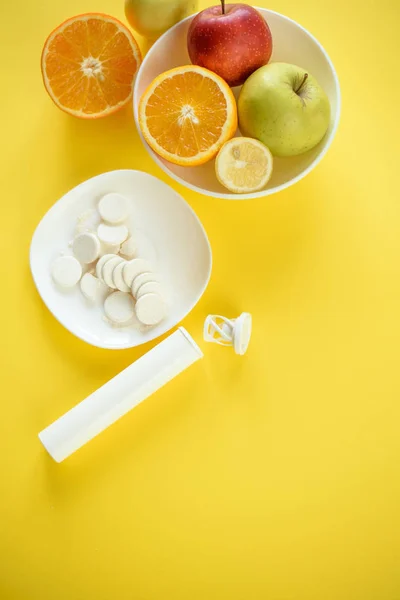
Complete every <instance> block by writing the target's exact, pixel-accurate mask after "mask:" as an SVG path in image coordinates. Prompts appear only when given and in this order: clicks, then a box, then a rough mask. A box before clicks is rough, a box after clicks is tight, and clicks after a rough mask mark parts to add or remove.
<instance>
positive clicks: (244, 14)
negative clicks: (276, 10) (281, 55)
mask: <svg viewBox="0 0 400 600" xmlns="http://www.w3.org/2000/svg"><path fill="white" fill-rule="evenodd" d="M187 47H188V52H189V56H190V60H191V61H192V63H193V64H194V65H198V66H200V67H205V68H206V69H209V70H210V71H213V72H214V73H217V75H220V77H222V79H224V80H225V81H226V82H227V83H228V84H229V85H230V86H231V87H234V86H237V85H242V84H243V83H244V82H245V81H246V79H247V78H248V77H249V75H251V74H252V73H253V72H254V71H256V70H257V69H258V68H259V67H261V66H262V65H265V64H267V63H268V61H269V59H270V58H271V54H272V36H271V31H270V29H269V27H268V25H267V23H266V21H265V20H264V19H263V17H262V16H261V15H260V13H259V12H258V11H257V10H256V9H255V8H253V7H252V6H248V5H246V4H227V5H225V0H221V6H211V7H210V8H206V9H205V10H203V11H201V12H200V13H199V14H198V15H196V16H195V17H194V19H193V20H192V22H191V24H190V27H189V31H188V36H187Z"/></svg>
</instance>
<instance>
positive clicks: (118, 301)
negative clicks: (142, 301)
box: [104, 292, 135, 325]
mask: <svg viewBox="0 0 400 600" xmlns="http://www.w3.org/2000/svg"><path fill="white" fill-rule="evenodd" d="M104 312H105V313H106V317H107V318H108V319H109V320H110V321H112V322H113V323H115V324H116V325H123V324H124V323H128V322H129V321H130V320H131V319H132V318H133V316H134V314H135V303H134V300H133V298H132V296H131V295H130V294H124V292H114V293H112V294H110V295H109V296H108V297H107V298H106V301H105V302H104Z"/></svg>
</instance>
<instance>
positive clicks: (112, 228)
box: [97, 223, 129, 246]
mask: <svg viewBox="0 0 400 600" xmlns="http://www.w3.org/2000/svg"><path fill="white" fill-rule="evenodd" d="M97 235H98V238H99V240H100V241H101V242H103V243H104V244H112V245H113V246H115V245H118V244H122V242H124V241H125V240H126V238H127V237H128V235H129V231H128V228H127V227H126V225H106V224H105V223H100V225H99V226H98V228H97Z"/></svg>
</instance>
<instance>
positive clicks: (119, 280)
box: [112, 260, 131, 292]
mask: <svg viewBox="0 0 400 600" xmlns="http://www.w3.org/2000/svg"><path fill="white" fill-rule="evenodd" d="M125 264H126V262H125V261H124V260H122V261H121V262H120V263H119V264H118V265H117V266H116V267H115V269H114V271H113V274H112V280H113V282H114V285H115V287H116V288H117V289H118V290H119V291H120V292H130V291H131V290H130V288H129V287H128V286H127V285H126V283H125V281H124V278H123V277H122V271H123V269H124V267H125Z"/></svg>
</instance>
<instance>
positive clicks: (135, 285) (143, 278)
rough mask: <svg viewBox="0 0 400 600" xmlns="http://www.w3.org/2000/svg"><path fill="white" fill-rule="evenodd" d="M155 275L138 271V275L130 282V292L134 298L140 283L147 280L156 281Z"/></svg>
mask: <svg viewBox="0 0 400 600" xmlns="http://www.w3.org/2000/svg"><path fill="white" fill-rule="evenodd" d="M156 280H157V277H156V276H155V275H154V273H150V272H147V273H140V275H138V276H137V277H135V279H134V280H133V282H132V294H133V295H134V297H135V298H136V296H137V293H138V290H139V288H140V286H141V285H143V284H144V283H148V282H149V281H156Z"/></svg>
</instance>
